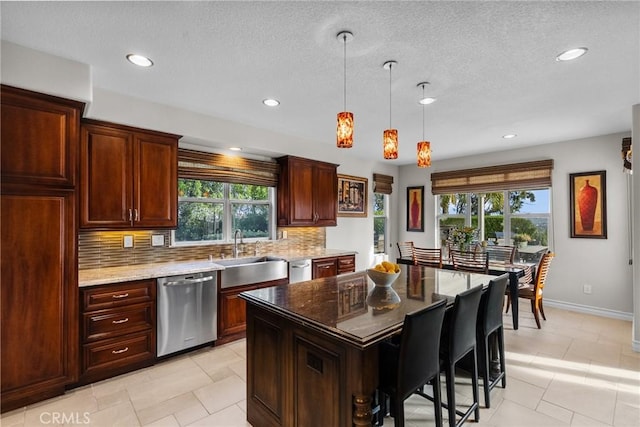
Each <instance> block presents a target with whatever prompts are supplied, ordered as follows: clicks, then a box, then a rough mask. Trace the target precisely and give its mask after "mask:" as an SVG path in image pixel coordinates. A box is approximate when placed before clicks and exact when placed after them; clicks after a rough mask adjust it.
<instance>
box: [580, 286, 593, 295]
mask: <svg viewBox="0 0 640 427" xmlns="http://www.w3.org/2000/svg"><path fill="white" fill-rule="evenodd" d="M582 292H584V293H585V294H590V293H591V285H582Z"/></svg>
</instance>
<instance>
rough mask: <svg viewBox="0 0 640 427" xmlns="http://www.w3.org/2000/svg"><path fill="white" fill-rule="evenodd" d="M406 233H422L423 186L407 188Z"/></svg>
mask: <svg viewBox="0 0 640 427" xmlns="http://www.w3.org/2000/svg"><path fill="white" fill-rule="evenodd" d="M407 231H424V186H420V187H407Z"/></svg>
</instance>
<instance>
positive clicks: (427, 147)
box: [417, 82, 431, 168]
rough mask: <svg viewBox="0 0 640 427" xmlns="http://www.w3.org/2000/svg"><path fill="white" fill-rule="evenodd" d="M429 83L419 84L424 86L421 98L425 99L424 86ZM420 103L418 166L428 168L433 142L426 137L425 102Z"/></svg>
mask: <svg viewBox="0 0 640 427" xmlns="http://www.w3.org/2000/svg"><path fill="white" fill-rule="evenodd" d="M428 84H429V82H420V83H418V85H417V86H418V87H421V88H422V98H420V99H421V100H423V99H425V97H424V87H425V86H426V85H428ZM420 104H422V141H420V142H418V144H417V151H418V154H417V156H418V167H419V168H428V167H430V166H431V143H430V142H429V141H427V140H426V139H425V138H424V106H425V104H424V103H422V102H420Z"/></svg>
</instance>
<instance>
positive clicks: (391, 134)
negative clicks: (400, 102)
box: [382, 61, 398, 159]
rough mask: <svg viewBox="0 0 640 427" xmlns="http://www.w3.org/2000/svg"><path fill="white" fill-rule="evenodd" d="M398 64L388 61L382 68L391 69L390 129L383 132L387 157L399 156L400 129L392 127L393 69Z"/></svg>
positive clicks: (383, 145)
mask: <svg viewBox="0 0 640 427" xmlns="http://www.w3.org/2000/svg"><path fill="white" fill-rule="evenodd" d="M395 65H398V63H397V62H396V61H387V62H385V63H384V64H383V65H382V68H384V69H385V70H389V129H387V130H385V131H384V133H383V134H382V150H383V154H384V158H385V159H397V158H398V129H392V128H391V69H392V68H393V67H394V66H395Z"/></svg>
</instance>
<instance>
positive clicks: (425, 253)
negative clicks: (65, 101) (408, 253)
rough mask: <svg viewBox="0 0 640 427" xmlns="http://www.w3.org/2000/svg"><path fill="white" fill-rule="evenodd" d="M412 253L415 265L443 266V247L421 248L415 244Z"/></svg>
mask: <svg viewBox="0 0 640 427" xmlns="http://www.w3.org/2000/svg"><path fill="white" fill-rule="evenodd" d="M412 255H413V263H414V264H415V265H426V266H429V267H438V268H442V249H440V248H419V247H416V246H414V247H413V250H412Z"/></svg>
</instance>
